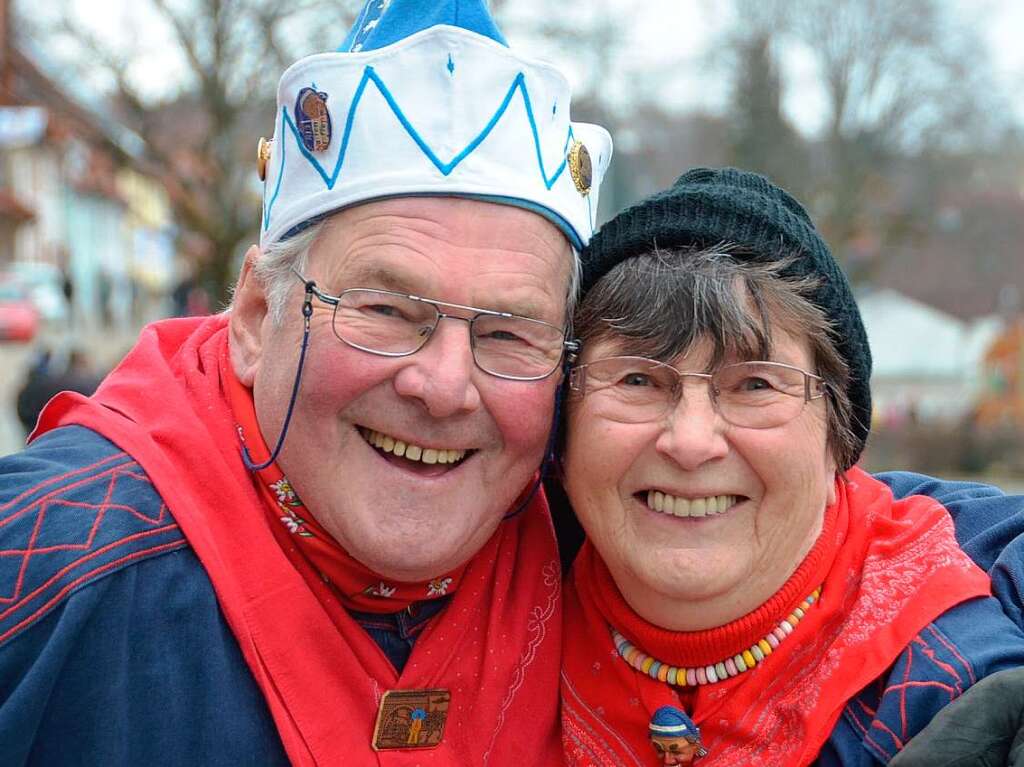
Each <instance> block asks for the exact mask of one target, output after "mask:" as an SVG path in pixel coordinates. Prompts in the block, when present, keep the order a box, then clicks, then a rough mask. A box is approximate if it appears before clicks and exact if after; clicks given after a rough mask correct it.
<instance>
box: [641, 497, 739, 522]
mask: <svg viewBox="0 0 1024 767" xmlns="http://www.w3.org/2000/svg"><path fill="white" fill-rule="evenodd" d="M647 505H648V506H649V507H650V508H652V509H654V510H655V511H660V512H662V513H663V514H671V515H672V516H676V517H710V516H713V515H715V514H721V513H722V512H724V511H728V510H729V509H731V508H732V507H733V506H735V505H736V496H735V495H712V496H709V497H707V498H693V499H689V498H677V497H676V496H674V495H669V494H668V493H663V492H661V491H660V490H648V491H647Z"/></svg>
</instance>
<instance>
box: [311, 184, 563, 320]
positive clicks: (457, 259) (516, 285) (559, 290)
mask: <svg viewBox="0 0 1024 767" xmlns="http://www.w3.org/2000/svg"><path fill="white" fill-rule="evenodd" d="M574 258H575V254H574V253H573V251H572V248H571V246H570V244H569V242H568V240H567V238H566V237H565V235H564V234H562V232H561V231H560V230H559V229H558V228H557V227H555V226H554V225H553V224H551V223H550V222H549V221H548V220H547V219H545V218H544V217H542V216H539V215H537V214H535V213H533V212H531V211H527V210H524V209H522V208H519V207H514V206H509V205H501V204H497V203H491V202H484V201H478V200H469V199H464V198H458V197H437V196H432V197H400V198H390V199H387V200H378V201H374V202H371V203H366V204H363V205H359V206H354V207H351V208H347V209H345V210H343V211H341V212H339V213H337V214H335V215H333V216H331V218H330V219H328V220H327V221H326V222H325V226H324V229H323V231H322V233H321V234H320V236H319V237H318V238H317V241H316V242H315V243H314V246H313V248H312V252H311V266H312V270H313V272H314V273H316V274H318V275H319V276H320V278H321V279H322V280H324V282H325V284H327V285H329V286H330V287H331V288H332V289H334V290H339V289H344V288H348V287H370V288H378V289H385V290H394V291H397V292H402V293H412V294H414V295H419V296H423V297H426V298H435V299H440V300H450V301H452V302H454V303H473V305H476V306H481V308H492V309H499V310H502V311H512V312H514V313H516V314H524V315H525V316H536V315H537V314H538V313H539V314H540V315H542V316H544V317H545V318H547V316H548V315H550V314H551V312H552V311H553V310H554V311H557V312H558V313H559V314H560V313H561V312H563V311H564V303H565V296H566V293H567V290H568V285H569V280H570V277H571V274H572V272H573V259H574ZM480 302H483V303H480ZM495 302H497V303H498V304H500V305H497V306H496V305H493V304H494V303H495ZM559 319H560V317H559Z"/></svg>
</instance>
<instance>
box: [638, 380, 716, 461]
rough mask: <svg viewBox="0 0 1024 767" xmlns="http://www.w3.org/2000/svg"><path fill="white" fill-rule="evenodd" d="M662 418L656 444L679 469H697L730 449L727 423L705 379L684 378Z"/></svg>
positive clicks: (659, 450)
mask: <svg viewBox="0 0 1024 767" xmlns="http://www.w3.org/2000/svg"><path fill="white" fill-rule="evenodd" d="M665 418H666V420H665V427H664V429H663V430H662V432H661V434H659V435H658V439H657V441H656V442H655V447H656V448H657V450H658V452H660V453H662V454H664V455H666V456H668V457H669V458H671V459H672V460H673V461H675V462H676V463H677V464H679V465H680V466H681V467H682V468H684V469H696V468H698V467H700V466H701V465H702V464H704V463H706V462H707V461H711V460H714V459H716V458H722V457H724V456H725V455H726V454H727V453H728V452H729V442H728V440H727V439H726V437H725V428H726V423H725V421H724V420H723V418H722V416H721V415H719V413H718V410H717V408H716V407H715V404H714V402H713V400H712V399H711V389H710V387H709V386H708V382H707V379H696V378H695V379H683V381H681V382H680V387H679V399H678V401H677V402H676V403H675V406H674V407H673V408H672V409H671V410H670V411H669V412H668V413H667V414H666V416H665Z"/></svg>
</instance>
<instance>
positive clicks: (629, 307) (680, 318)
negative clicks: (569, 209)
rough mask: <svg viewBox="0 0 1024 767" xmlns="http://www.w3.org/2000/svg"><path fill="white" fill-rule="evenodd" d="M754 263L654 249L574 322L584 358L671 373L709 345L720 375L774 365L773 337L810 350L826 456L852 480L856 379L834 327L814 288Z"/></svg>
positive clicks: (600, 291) (613, 277)
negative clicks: (593, 355) (587, 354)
mask: <svg viewBox="0 0 1024 767" xmlns="http://www.w3.org/2000/svg"><path fill="white" fill-rule="evenodd" d="M733 254H735V255H736V256H737V257H733ZM750 255H751V254H749V253H748V252H746V251H745V250H744V249H742V248H739V247H738V246H735V245H730V244H728V243H723V244H721V245H718V246H715V247H713V248H706V249H697V250H694V249H685V248H681V249H675V250H657V249H656V250H654V251H653V252H650V253H646V254H644V255H640V256H636V257H634V258H628V259H626V260H624V261H622V262H620V263H619V264H617V265H616V266H615V267H614V268H612V269H611V270H610V271H609V272H608V273H607V274H606V275H604V276H603V277H602V278H601V279H600V280H599V281H598V282H597V284H596V285H595V286H594V287H593V288H591V289H590V291H588V293H587V295H586V297H585V298H584V300H583V302H582V304H581V305H580V308H579V310H578V311H577V312H576V316H575V328H576V331H577V333H578V334H579V337H580V340H581V341H582V342H583V348H584V350H586V348H587V347H588V346H591V345H593V344H595V343H597V342H599V341H611V342H613V343H614V345H615V348H616V353H619V354H627V355H637V356H643V357H650V358H652V359H657V360H661V361H663V362H669V363H671V362H672V361H673V360H675V359H676V358H677V357H679V356H681V355H684V354H685V353H686V352H687V351H689V350H690V349H691V348H692V347H693V346H694V345H695V344H696V343H698V342H700V341H703V340H708V341H710V342H711V346H712V359H711V361H710V363H709V366H710V367H711V368H714V367H717V366H718V365H720V364H722V363H723V362H724V361H726V360H728V359H748V360H753V359H764V360H767V359H771V354H772V348H773V343H772V330H773V328H774V329H777V330H784V331H785V332H787V333H789V334H790V335H792V336H793V337H794V338H795V339H797V340H806V341H807V343H808V346H809V348H810V351H811V359H812V363H813V365H814V369H813V370H812V371H810V372H813V373H816V374H817V375H820V376H821V377H822V378H823V379H824V380H825V384H826V389H827V392H828V395H827V396H826V407H827V410H828V447H829V450H830V452H831V455H832V457H833V458H834V459H835V461H836V463H837V464H838V466H839V468H840V469H841V470H845V469H847V468H849V466H850V465H852V463H853V461H854V460H855V459H856V454H857V440H856V438H855V437H854V434H853V430H852V421H851V419H852V417H853V415H852V406H851V402H850V398H849V395H848V392H847V385H848V383H849V380H850V372H849V369H848V366H847V364H846V361H845V360H844V359H843V357H842V356H841V355H840V353H839V351H838V349H837V346H836V342H835V338H834V330H833V328H832V327H831V324H830V323H829V321H828V318H827V317H826V316H825V313H824V312H823V311H822V310H821V309H820V308H819V307H818V306H816V305H815V304H814V303H813V302H812V301H811V299H810V298H809V296H811V295H812V294H813V290H814V288H815V287H816V285H817V280H816V279H815V278H814V277H810V276H808V277H790V276H785V275H784V272H785V270H786V267H787V265H788V264H789V263H790V262H789V260H788V259H786V258H782V259H779V260H775V261H757V260H756V258H750ZM741 256H742V257H741Z"/></svg>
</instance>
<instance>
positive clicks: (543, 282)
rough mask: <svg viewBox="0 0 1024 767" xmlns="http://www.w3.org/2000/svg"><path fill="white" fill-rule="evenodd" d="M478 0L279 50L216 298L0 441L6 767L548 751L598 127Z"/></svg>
mask: <svg viewBox="0 0 1024 767" xmlns="http://www.w3.org/2000/svg"><path fill="white" fill-rule="evenodd" d="M569 100H570V96H569V89H568V86H567V84H566V81H565V79H564V78H563V77H562V76H561V75H560V74H559V73H558V72H556V71H555V70H554V69H552V68H551V67H549V66H547V65H545V64H542V63H539V62H535V61H531V60H527V59H524V58H522V57H520V56H517V55H516V54H515V53H514V52H513V51H511V50H509V48H508V47H507V45H506V44H505V41H504V40H503V38H502V37H501V34H500V32H499V31H498V30H497V28H496V27H495V25H494V23H493V21H492V20H491V18H490V16H489V15H488V13H487V11H486V9H485V6H484V5H483V4H482V2H480V0H476V2H472V1H470V0H466V1H465V2H459V1H458V0H450V1H449V2H437V3H431V4H426V3H422V2H416V1H414V0H390V2H389V1H388V0H372V2H369V3H368V4H367V6H366V7H365V8H364V9H363V11H362V13H361V14H360V17H359V19H358V21H357V23H356V26H355V28H354V29H353V31H352V33H351V34H350V35H349V37H348V39H347V40H346V41H345V42H344V43H343V44H342V46H341V48H340V49H339V51H338V52H334V53H328V54H321V55H317V56H311V57H309V58H307V59H304V60H302V61H300V62H298V63H296V64H295V65H294V66H292V67H291V68H290V69H289V70H288V71H287V72H286V73H285V74H284V76H283V78H282V80H281V84H280V88H279V91H278V107H277V113H276V114H277V117H276V130H275V136H274V138H273V141H272V142H266V141H261V143H260V147H259V171H260V175H261V177H263V179H264V205H263V220H262V229H261V239H260V246H259V247H257V246H253V247H252V248H251V249H250V250H249V252H248V253H247V254H246V257H245V262H244V265H243V266H242V270H241V275H240V277H239V280H238V285H237V290H236V292H235V296H234V301H233V306H232V309H231V311H230V312H228V313H226V314H223V315H220V316H216V317H208V318H199V319H183V320H172V321H168V322H164V323H158V324H156V325H154V326H151V327H150V328H148V329H147V330H146V331H144V333H143V334H142V336H141V338H140V341H139V343H138V345H137V346H136V348H135V349H134V350H133V351H132V352H131V353H130V354H129V355H128V357H127V358H126V359H125V360H124V362H123V363H122V364H121V365H120V366H119V368H118V369H117V370H116V371H115V372H114V373H113V374H112V375H111V376H110V377H109V378H108V379H107V381H106V382H105V383H104V385H103V386H102V387H101V389H100V391H99V392H98V393H97V394H96V395H95V396H94V397H93V398H91V399H86V398H84V397H81V396H77V395H71V394H64V395H61V396H60V397H58V398H56V399H55V400H54V401H53V402H52V403H51V404H50V405H49V407H48V408H47V410H46V411H45V412H44V413H43V415H42V417H41V419H40V423H39V426H38V428H37V430H36V432H35V435H34V437H33V441H32V443H31V446H30V447H29V448H28V449H26V450H25V451H24V452H22V453H21V454H18V455H15V456H12V457H10V458H8V459H6V460H5V461H4V462H3V463H2V464H0V743H3V747H4V761H5V763H12V764H21V763H33V764H89V765H96V764H104V765H108V764H110V765H114V764H133V765H135V764H181V765H185V764H188V765H200V764H201V765H219V764H224V765H241V764H260V765H266V764H284V763H289V762H290V763H292V764H297V765H312V764H324V765H328V764H329V765H338V764H359V765H361V764H386V765H406V764H408V765H413V764H423V765H470V764H479V765H483V764H491V765H512V764H521V765H524V766H525V765H531V766H532V765H538V764H548V763H552V764H557V763H560V759H561V746H560V744H559V742H558V731H557V699H558V691H557V678H558V663H559V647H560V628H559V618H560V612H559V570H558V561H557V560H558V557H557V552H556V548H555V542H554V538H553V534H552V528H551V523H550V519H549V517H548V512H547V507H546V504H545V502H544V499H543V494H542V493H538V492H537V487H538V484H539V479H538V477H537V470H538V467H539V466H540V465H541V462H542V458H543V457H544V455H545V454H546V451H547V450H548V448H549V441H550V437H549V434H550V432H551V426H552V423H553V421H554V419H555V417H556V414H555V411H556V408H555V401H556V389H557V387H558V384H559V381H560V380H561V375H562V368H563V363H564V360H565V359H566V356H567V352H568V351H569V350H571V348H572V342H571V340H570V339H569V337H568V334H567V330H566V327H567V317H568V316H569V312H570V311H571V303H572V301H571V299H572V296H573V294H574V284H575V279H576V277H575V274H576V263H575V253H574V251H575V250H577V249H579V248H580V247H582V246H583V245H584V244H585V243H586V241H587V239H588V238H589V236H590V234H591V232H592V229H593V225H594V215H595V212H596V207H597V199H596V197H597V187H598V184H599V182H600V178H601V176H602V175H603V172H604V169H605V167H606V166H607V163H608V161H609V159H610V154H611V142H610V138H609V137H608V134H607V133H606V132H605V131H604V130H603V129H600V128H597V127H595V126H586V125H581V124H574V123H572V122H570V120H569Z"/></svg>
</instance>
